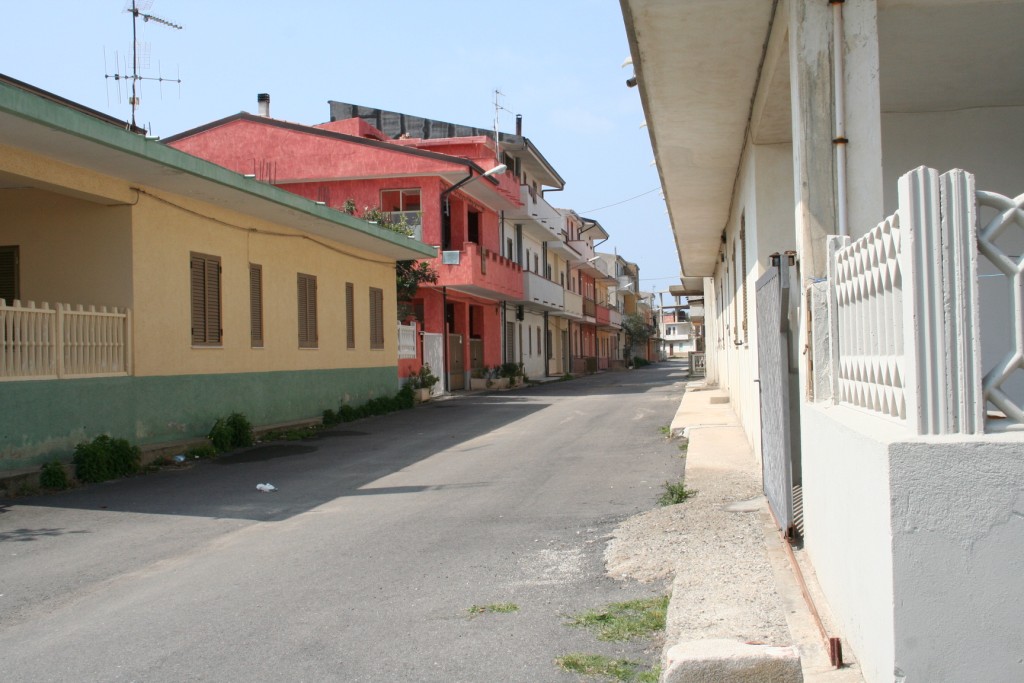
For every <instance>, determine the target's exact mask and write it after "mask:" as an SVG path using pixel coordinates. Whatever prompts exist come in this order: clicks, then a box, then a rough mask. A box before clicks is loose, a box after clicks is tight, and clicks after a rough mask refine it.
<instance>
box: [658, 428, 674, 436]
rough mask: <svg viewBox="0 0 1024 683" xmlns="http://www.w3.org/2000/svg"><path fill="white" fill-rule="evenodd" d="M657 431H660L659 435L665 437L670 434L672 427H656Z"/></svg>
mask: <svg viewBox="0 0 1024 683" xmlns="http://www.w3.org/2000/svg"><path fill="white" fill-rule="evenodd" d="M658 431H659V432H661V435H662V436H663V437H665V438H666V439H667V438H669V437H670V436H672V428H671V427H669V426H668V425H664V426H661V427H658Z"/></svg>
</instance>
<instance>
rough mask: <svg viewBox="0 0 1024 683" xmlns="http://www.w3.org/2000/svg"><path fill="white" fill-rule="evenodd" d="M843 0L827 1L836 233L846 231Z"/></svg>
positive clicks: (846, 233)
mask: <svg viewBox="0 0 1024 683" xmlns="http://www.w3.org/2000/svg"><path fill="white" fill-rule="evenodd" d="M845 1H846V0H829V4H830V5H832V93H833V97H834V98H835V103H834V107H833V108H834V109H835V117H836V136H835V138H834V139H833V140H832V144H833V145H834V146H835V150H836V222H837V228H838V234H839V235H841V236H845V235H848V234H849V229H848V228H847V225H846V213H847V210H846V209H847V200H846V145H847V144H848V143H849V142H850V141H849V140H847V139H846V87H845V73H844V72H845V70H846V69H845V58H844V57H845V54H844V53H845V43H846V37H845V32H844V31H843V3H844V2H845Z"/></svg>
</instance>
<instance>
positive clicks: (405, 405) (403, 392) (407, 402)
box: [395, 384, 416, 410]
mask: <svg viewBox="0 0 1024 683" xmlns="http://www.w3.org/2000/svg"><path fill="white" fill-rule="evenodd" d="M395 398H396V400H397V401H398V407H399V409H400V410H408V409H409V408H412V407H413V406H415V405H416V394H415V392H414V391H413V388H412V387H411V386H409V385H408V384H405V385H403V386H402V388H401V389H399V390H398V394H397V395H396V396H395Z"/></svg>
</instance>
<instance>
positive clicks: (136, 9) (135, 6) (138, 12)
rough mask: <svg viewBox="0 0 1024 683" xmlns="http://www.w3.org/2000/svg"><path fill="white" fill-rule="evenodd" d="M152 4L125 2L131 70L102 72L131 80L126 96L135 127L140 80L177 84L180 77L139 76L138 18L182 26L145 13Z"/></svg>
mask: <svg viewBox="0 0 1024 683" xmlns="http://www.w3.org/2000/svg"><path fill="white" fill-rule="evenodd" d="M152 6H153V0H128V2H127V3H126V4H125V8H124V11H125V12H128V13H130V14H131V15H132V70H131V74H129V73H128V69H127V68H125V69H124V73H117V72H115V73H113V74H104V77H105V78H108V79H109V78H113V79H114V80H115V81H122V80H130V81H131V82H132V94H131V96H130V97H129V98H128V104H129V105H130V106H131V108H132V128H135V127H136V125H135V111H136V110H137V109H138V108H139V104H140V102H141V98H140V97H139V85H140V81H157V82H158V83H163V82H164V81H167V82H170V83H177V84H178V85H179V86H180V85H181V79H180V78H164V77H163V74H162V73H161V74H160V75H159V76H158V77H152V76H140V75H139V67H140V62H139V60H140V57H139V40H138V24H139V18H141V19H142V21H144V22H150V21H152V22H154V23H157V24H162V25H164V26H167V27H169V28H173V29H177V30H179V31H180V30H181V29H182V28H183V27H182V26H181V25H180V24H175V23H174V22H173V21H169V20H167V19H163V18H161V17H158V16H156V15H154V14H147V12H148V11H149V9H150V8H151V7H152ZM143 47H144V48H148V46H143ZM143 52H144V53H148V49H144V50H143ZM115 65H116V59H115ZM115 68H116V66H115ZM118 92H120V89H119V90H118Z"/></svg>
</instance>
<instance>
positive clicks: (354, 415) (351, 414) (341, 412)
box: [338, 403, 362, 422]
mask: <svg viewBox="0 0 1024 683" xmlns="http://www.w3.org/2000/svg"><path fill="white" fill-rule="evenodd" d="M361 417H362V415H360V413H359V409H358V408H356V407H355V406H351V405H348V404H347V403H346V404H345V405H343V406H341V407H340V408H338V418H339V419H340V420H341V421H342V422H352V421H353V420H358V419H359V418H361Z"/></svg>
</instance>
